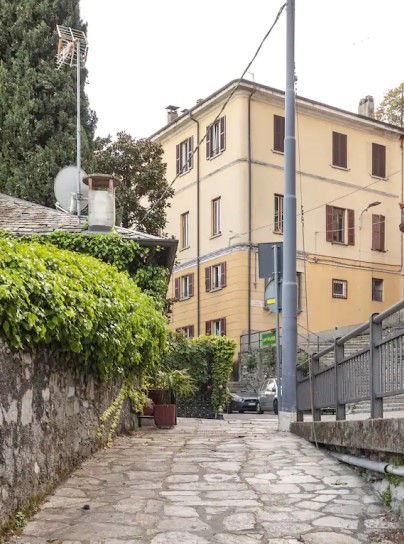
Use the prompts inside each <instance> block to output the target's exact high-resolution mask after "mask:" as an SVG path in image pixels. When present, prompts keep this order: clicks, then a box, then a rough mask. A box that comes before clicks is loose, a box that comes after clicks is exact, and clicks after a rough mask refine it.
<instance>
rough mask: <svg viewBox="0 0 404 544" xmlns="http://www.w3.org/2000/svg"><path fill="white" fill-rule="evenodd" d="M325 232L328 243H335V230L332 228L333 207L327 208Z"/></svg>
mask: <svg viewBox="0 0 404 544" xmlns="http://www.w3.org/2000/svg"><path fill="white" fill-rule="evenodd" d="M325 214H326V216H325V231H326V234H325V235H326V240H327V242H332V241H333V237H332V234H333V228H332V206H326V211H325Z"/></svg>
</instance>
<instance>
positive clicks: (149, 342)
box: [0, 237, 166, 378]
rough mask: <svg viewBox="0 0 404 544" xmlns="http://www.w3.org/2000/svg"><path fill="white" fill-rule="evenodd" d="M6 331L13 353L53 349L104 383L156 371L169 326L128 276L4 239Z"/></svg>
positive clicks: (0, 323)
mask: <svg viewBox="0 0 404 544" xmlns="http://www.w3.org/2000/svg"><path fill="white" fill-rule="evenodd" d="M0 327H1V330H2V332H3V335H4V336H5V337H6V339H7V340H8V341H9V342H10V344H11V345H12V346H14V347H15V348H18V349H23V348H27V347H28V348H31V349H35V348H36V347H37V346H38V345H48V346H51V347H54V348H56V349H58V350H59V351H61V352H64V353H65V354H66V357H67V358H72V359H74V360H75V361H76V362H77V363H78V364H81V365H82V366H83V367H85V368H86V369H87V370H89V371H90V372H92V373H94V374H95V375H98V376H100V377H102V378H109V377H111V376H119V377H121V378H124V377H128V376H134V375H138V374H140V373H142V372H145V370H148V369H153V368H154V367H155V366H156V365H158V362H159V361H160V359H161V354H162V352H163V351H164V349H165V346H166V319H165V318H164V317H163V315H162V314H161V311H159V308H158V307H157V304H156V301H155V300H154V299H153V298H151V297H149V296H147V295H146V294H144V293H142V292H141V289H140V288H139V287H138V286H137V285H136V284H135V282H134V281H133V280H132V279H131V278H130V277H129V275H128V274H127V273H123V272H118V270H117V269H116V268H115V267H112V266H109V265H107V264H104V263H102V262H100V261H99V260H98V259H94V258H93V257H89V256H86V255H80V254H77V253H74V252H72V251H64V250H60V249H58V248H56V247H55V246H54V245H52V244H46V245H44V244H42V243H37V242H33V241H32V240H31V241H30V243H27V242H21V241H19V240H17V239H15V238H8V237H3V238H0Z"/></svg>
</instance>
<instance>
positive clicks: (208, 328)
mask: <svg viewBox="0 0 404 544" xmlns="http://www.w3.org/2000/svg"><path fill="white" fill-rule="evenodd" d="M205 334H206V335H207V336H209V335H210V334H212V321H206V323H205Z"/></svg>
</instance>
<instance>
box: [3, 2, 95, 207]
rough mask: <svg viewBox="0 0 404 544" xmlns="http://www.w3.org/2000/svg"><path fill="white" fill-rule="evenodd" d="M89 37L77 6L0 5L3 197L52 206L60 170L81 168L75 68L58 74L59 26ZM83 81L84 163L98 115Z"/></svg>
mask: <svg viewBox="0 0 404 544" xmlns="http://www.w3.org/2000/svg"><path fill="white" fill-rule="evenodd" d="M57 24H61V25H64V26H70V27H73V28H77V29H81V30H84V31H86V28H85V25H84V24H83V22H82V21H81V19H80V10H79V0H1V2H0V191H1V192H4V193H7V194H10V195H14V196H18V197H20V198H24V199H27V200H31V201H33V202H37V203H39V204H44V205H47V206H51V205H52V204H53V203H54V195H53V180H54V177H55V175H56V174H57V172H58V171H59V169H61V168H62V167H64V166H67V165H69V164H75V162H76V70H75V69H74V68H70V67H67V66H65V67H62V68H61V69H60V70H57V69H56V64H55V55H56V51H57V42H58V37H57V34H56V25H57ZM86 77H87V72H86V70H85V69H83V70H82V75H81V82H82V88H81V104H82V106H81V123H82V163H83V167H84V168H86V164H88V162H89V161H90V159H91V153H92V148H93V141H94V130H95V125H96V117H95V114H94V112H92V111H91V110H90V108H89V104H88V99H87V97H86V95H85V92H84V85H85V80H86Z"/></svg>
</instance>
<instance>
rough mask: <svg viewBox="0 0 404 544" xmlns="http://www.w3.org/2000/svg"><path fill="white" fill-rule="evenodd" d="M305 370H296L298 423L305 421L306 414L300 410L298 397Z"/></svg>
mask: <svg viewBox="0 0 404 544" xmlns="http://www.w3.org/2000/svg"><path fill="white" fill-rule="evenodd" d="M303 377H304V376H303V370H301V369H300V368H297V369H296V419H297V421H304V412H303V410H299V395H298V388H299V382H300V380H302V379H303Z"/></svg>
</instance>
